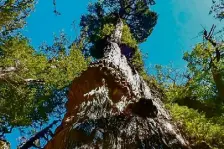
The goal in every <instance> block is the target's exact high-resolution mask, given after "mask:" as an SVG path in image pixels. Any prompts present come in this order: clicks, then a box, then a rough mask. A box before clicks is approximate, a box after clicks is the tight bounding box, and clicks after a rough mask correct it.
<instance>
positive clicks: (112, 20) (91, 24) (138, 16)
mask: <svg viewBox="0 0 224 149" xmlns="http://www.w3.org/2000/svg"><path fill="white" fill-rule="evenodd" d="M151 3H152V1H148V0H147V1H145V0H137V1H136V0H105V1H98V2H96V3H94V4H90V5H89V9H88V11H89V13H88V14H86V15H83V16H82V18H81V22H80V26H81V28H82V31H83V32H85V33H86V35H87V37H88V39H89V40H88V43H89V44H90V45H91V46H90V47H92V45H96V44H97V45H101V43H102V42H103V41H99V40H98V35H99V32H101V31H100V30H102V29H103V28H105V27H106V29H108V27H112V26H115V25H116V23H117V21H118V19H119V18H120V19H122V20H123V22H125V23H126V24H127V26H128V28H129V29H128V28H125V31H127V32H129V30H130V32H131V33H132V36H133V37H134V38H133V39H135V40H136V41H137V43H140V42H143V41H145V40H146V38H147V37H148V36H149V35H150V34H151V32H152V29H153V27H154V26H155V24H156V20H157V15H156V13H154V12H152V11H150V10H149V4H151ZM105 24H108V25H109V26H105ZM110 31H111V30H110ZM109 33H110V32H108V33H107V34H109ZM130 37H131V36H129V37H127V38H125V42H128V43H129V44H132V46H134V43H131V42H132V41H130V40H129V39H130ZM100 39H102V38H100ZM97 45H96V46H97ZM99 47H100V46H99ZM86 50H87V51H88V48H87V49H86ZM90 51H91V50H90ZM90 55H92V53H91V52H90ZM94 57H96V55H94ZM97 58H98V57H97Z"/></svg>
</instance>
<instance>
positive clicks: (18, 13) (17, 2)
mask: <svg viewBox="0 0 224 149" xmlns="http://www.w3.org/2000/svg"><path fill="white" fill-rule="evenodd" d="M33 7H34V0H1V2H0V42H2V40H3V39H4V38H5V37H6V36H8V35H10V33H12V32H13V31H14V30H16V29H18V28H22V27H23V26H24V24H25V18H26V17H27V16H28V15H29V13H30V12H31V11H32V10H33Z"/></svg>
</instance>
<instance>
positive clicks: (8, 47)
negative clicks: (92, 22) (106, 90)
mask: <svg viewBox="0 0 224 149" xmlns="http://www.w3.org/2000/svg"><path fill="white" fill-rule="evenodd" d="M55 45H57V46H58V45H59V44H58V43H55ZM76 47H78V46H75V45H74V46H72V47H71V49H70V50H69V52H68V54H65V52H64V53H63V52H59V54H56V55H55V56H54V57H51V58H50V59H49V58H48V57H49V56H48V55H46V53H45V54H43V53H40V54H38V53H37V52H35V50H34V49H33V48H32V47H31V46H30V43H29V41H28V40H27V39H26V38H24V37H21V36H16V37H11V38H9V39H8V40H6V41H5V42H4V44H2V45H0V49H2V55H1V57H0V92H1V94H0V132H1V133H7V132H8V131H9V130H10V128H13V127H21V126H29V125H31V124H32V123H34V122H40V121H46V120H48V115H49V114H51V113H52V112H53V111H54V109H55V108H56V107H57V106H60V105H61V104H63V102H64V100H63V99H62V98H64V97H65V92H64V91H63V89H64V88H66V87H68V86H69V85H70V83H71V81H72V80H73V79H74V78H75V77H77V76H78V75H79V74H80V73H81V72H82V71H83V70H85V69H86V68H87V65H88V62H87V60H86V59H85V58H84V57H83V55H82V52H81V51H80V49H77V48H76ZM55 48H56V47H54V50H56V49H55ZM51 54H52V53H51ZM51 56H52V55H51ZM8 68H14V70H9V71H2V70H7V69H8ZM57 92H59V93H60V94H56V93H57ZM56 95H57V96H61V98H59V97H57V98H56V97H55V96H56Z"/></svg>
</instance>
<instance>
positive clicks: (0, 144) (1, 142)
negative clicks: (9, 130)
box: [0, 140, 10, 149]
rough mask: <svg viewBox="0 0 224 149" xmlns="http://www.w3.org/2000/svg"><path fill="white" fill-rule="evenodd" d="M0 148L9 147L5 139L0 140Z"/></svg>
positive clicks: (5, 148) (7, 148)
mask: <svg viewBox="0 0 224 149" xmlns="http://www.w3.org/2000/svg"><path fill="white" fill-rule="evenodd" d="M0 149H10V144H9V143H8V142H6V141H5V140H0Z"/></svg>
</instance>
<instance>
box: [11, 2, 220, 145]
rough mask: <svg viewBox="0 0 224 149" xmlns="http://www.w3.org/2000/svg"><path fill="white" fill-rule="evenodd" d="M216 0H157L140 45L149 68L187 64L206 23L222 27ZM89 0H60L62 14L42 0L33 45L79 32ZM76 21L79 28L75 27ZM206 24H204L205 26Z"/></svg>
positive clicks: (30, 31)
mask: <svg viewBox="0 0 224 149" xmlns="http://www.w3.org/2000/svg"><path fill="white" fill-rule="evenodd" d="M211 1H212V0H157V4H156V5H155V6H153V7H152V9H153V10H154V11H156V12H157V13H158V14H159V19H158V23H157V25H156V27H155V29H154V31H153V33H152V35H151V36H150V37H149V38H148V40H147V41H146V42H145V43H143V44H141V46H140V48H141V50H142V51H143V52H144V53H148V54H149V57H148V58H147V59H146V61H145V64H146V67H147V66H149V65H150V64H162V65H168V64H170V63H171V62H172V63H173V64H174V65H175V66H176V67H180V68H184V67H185V65H186V64H185V62H184V61H183V60H182V55H183V52H184V51H187V50H191V49H192V47H193V46H194V45H195V44H196V43H198V42H200V41H202V37H201V36H200V37H198V38H195V37H196V36H198V33H199V32H200V31H202V29H203V28H202V26H204V27H206V28H207V29H209V28H210V27H211V26H212V24H213V23H215V24H217V26H218V27H221V26H223V24H221V23H220V22H218V21H216V20H214V19H213V17H212V16H211V15H208V12H209V9H210V6H211ZM88 2H90V1H89V0H66V1H65V0H57V9H58V11H59V12H60V13H61V14H62V15H61V16H55V14H54V13H53V5H52V0H39V2H38V4H37V5H36V8H35V11H34V12H33V13H32V14H31V15H30V17H29V18H28V19H27V26H26V27H25V28H24V29H23V31H22V32H23V34H24V35H25V36H27V37H28V38H29V39H30V40H31V43H32V45H33V46H34V47H35V48H37V47H38V46H40V44H41V43H43V42H47V43H48V44H51V43H52V41H53V35H54V34H59V32H60V31H64V32H65V33H66V34H68V35H69V36H70V37H71V39H74V37H75V36H76V35H77V34H78V28H77V25H78V24H79V21H80V16H81V15H82V14H84V13H86V10H87V5H88ZM73 21H75V24H76V28H75V29H74V28H73V27H72V22H73ZM201 25H202V26H201ZM18 136H19V133H18V131H14V133H13V134H12V135H10V136H9V137H8V138H9V140H10V142H11V144H12V148H16V142H17V141H16V138H17V137H18Z"/></svg>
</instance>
